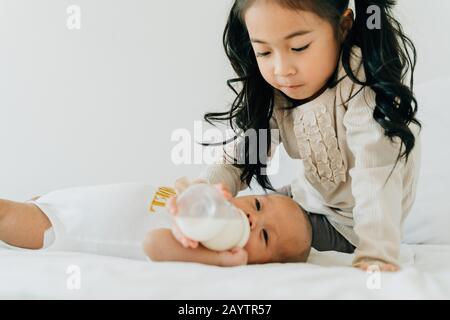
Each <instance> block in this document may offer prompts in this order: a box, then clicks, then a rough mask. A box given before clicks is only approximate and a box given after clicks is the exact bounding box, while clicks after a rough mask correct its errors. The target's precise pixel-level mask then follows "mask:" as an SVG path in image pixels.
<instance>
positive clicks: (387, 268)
mask: <svg viewBox="0 0 450 320" xmlns="http://www.w3.org/2000/svg"><path fill="white" fill-rule="evenodd" d="M353 266H354V267H355V268H360V269H361V270H364V271H372V272H376V271H379V272H396V271H399V270H400V267H398V266H396V265H394V264H390V263H384V262H379V261H377V262H372V263H371V262H358V263H357V264H355V265H353Z"/></svg>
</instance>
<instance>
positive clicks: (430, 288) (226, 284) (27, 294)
mask: <svg viewBox="0 0 450 320" xmlns="http://www.w3.org/2000/svg"><path fill="white" fill-rule="evenodd" d="M448 88H450V78H441V79H436V80H434V81H431V82H428V83H426V84H423V85H421V86H419V87H418V88H417V91H416V95H417V97H419V98H420V100H419V103H420V107H421V109H420V113H419V119H420V120H422V121H423V124H424V129H423V134H422V144H423V147H422V150H423V156H422V170H421V178H420V180H419V185H418V191H417V200H416V204H415V206H414V208H413V210H412V212H411V214H410V216H409V217H408V219H407V220H406V224H405V228H404V244H403V246H402V270H401V271H399V272H397V273H383V274H376V273H371V274H368V273H365V272H363V271H360V270H357V269H354V268H351V267H350V265H351V261H352V255H348V254H342V253H336V252H323V253H319V252H317V251H314V250H313V251H312V253H311V256H310V259H309V261H308V263H306V264H301V263H290V264H267V265H254V266H243V267H236V268H220V267H213V266H206V265H200V264H193V263H168V262H165V263H152V262H141V261H133V260H126V259H121V258H116V257H106V256H95V255H89V254H81V253H68V252H53V253H51V252H48V253H44V252H19V251H12V250H8V249H2V248H1V247H0V298H2V299H17V298H20V299H317V298H319V299H450V232H449V230H450V209H449V206H448V202H447V201H446V199H447V198H448V196H449V192H448V181H450V166H449V165H448V160H449V158H450V156H449V155H450V153H449V149H448V144H446V146H447V147H443V145H442V141H446V140H448V139H445V138H448V137H449V136H450V135H449V133H448V128H450V107H449V104H448V103H446V102H444V101H445V100H443V99H441V98H440V97H441V96H442V94H443V93H444V92H447V91H448ZM78 285H79V289H77V288H78Z"/></svg>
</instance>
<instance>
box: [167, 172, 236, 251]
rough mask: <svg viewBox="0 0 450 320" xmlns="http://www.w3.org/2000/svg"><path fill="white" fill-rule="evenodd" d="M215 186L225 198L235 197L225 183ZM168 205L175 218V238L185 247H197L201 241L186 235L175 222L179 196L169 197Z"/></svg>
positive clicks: (173, 230)
mask: <svg viewBox="0 0 450 320" xmlns="http://www.w3.org/2000/svg"><path fill="white" fill-rule="evenodd" d="M194 181H195V180H194ZM197 183H203V182H197ZM178 187H179V188H178V189H177V188H176V189H177V190H180V189H181V186H180V185H179V186H178ZM214 187H216V188H217V190H219V191H220V192H221V194H222V195H223V197H224V198H225V199H227V200H230V199H231V198H232V197H233V196H232V195H231V192H230V191H229V190H228V188H227V187H226V186H225V185H224V184H223V183H219V184H216V185H214ZM184 189H186V188H184ZM166 207H167V210H168V211H169V213H170V214H171V216H172V219H173V224H172V234H173V236H174V237H175V239H177V241H178V242H180V243H181V244H182V245H183V247H185V248H194V249H195V248H197V247H198V244H199V242H198V241H196V240H193V239H190V238H188V237H186V236H185V235H184V234H183V233H182V232H181V230H180V228H179V227H178V225H177V224H176V222H175V217H176V215H177V214H178V208H177V196H172V197H170V198H169V199H167V202H166Z"/></svg>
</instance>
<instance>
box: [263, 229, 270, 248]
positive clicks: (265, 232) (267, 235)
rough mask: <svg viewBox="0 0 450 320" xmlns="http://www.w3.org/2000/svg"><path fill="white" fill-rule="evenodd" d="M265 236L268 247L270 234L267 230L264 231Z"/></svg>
mask: <svg viewBox="0 0 450 320" xmlns="http://www.w3.org/2000/svg"><path fill="white" fill-rule="evenodd" d="M263 234H264V240H265V241H266V245H267V243H268V242H269V233H268V232H267V230H266V229H263Z"/></svg>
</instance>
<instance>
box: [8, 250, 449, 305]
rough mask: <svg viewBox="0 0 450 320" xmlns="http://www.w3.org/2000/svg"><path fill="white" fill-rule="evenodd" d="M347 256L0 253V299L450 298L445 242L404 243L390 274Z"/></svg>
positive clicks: (328, 254)
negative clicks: (398, 266)
mask: <svg viewBox="0 0 450 320" xmlns="http://www.w3.org/2000/svg"><path fill="white" fill-rule="evenodd" d="M351 259H352V255H349V254H343V253H336V252H322V253H319V252H317V251H313V252H312V254H311V256H310V259H309V261H308V263H288V264H266V265H253V266H243V267H235V268H220V267H214V266H206V265H201V264H197V263H174V262H158V263H155V262H143V261H135V260H127V259H122V258H116V257H107V256H95V255H89V254H81V253H66V252H53V253H34V252H31V253H28V252H16V251H10V250H7V249H0V261H1V264H0V298H2V299H288V300H290V299H450V245H404V246H403V247H402V261H403V269H402V270H401V271H400V272H397V273H392V274H391V273H381V274H376V273H365V272H363V271H360V270H358V269H354V268H351V267H349V265H350V262H351ZM74 266H75V267H74ZM74 277H77V278H74ZM78 285H79V286H78Z"/></svg>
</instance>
